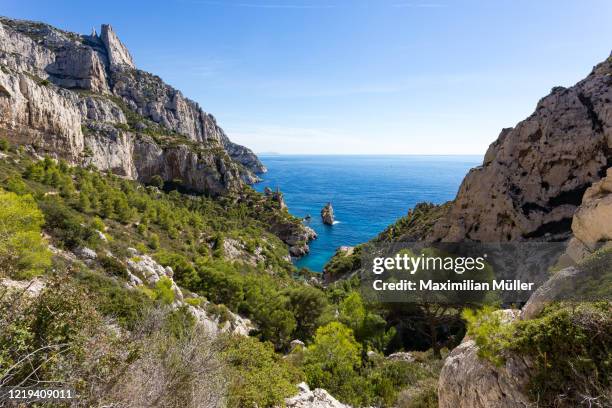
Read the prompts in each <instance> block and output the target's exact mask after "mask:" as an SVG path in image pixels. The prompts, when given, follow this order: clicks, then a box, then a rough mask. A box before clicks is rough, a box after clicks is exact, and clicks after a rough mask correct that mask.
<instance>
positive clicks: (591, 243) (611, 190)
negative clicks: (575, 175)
mask: <svg viewBox="0 0 612 408" xmlns="http://www.w3.org/2000/svg"><path fill="white" fill-rule="evenodd" d="M572 232H573V233H574V238H575V239H577V240H578V241H580V243H582V244H584V246H585V247H586V248H588V249H589V250H591V251H593V250H596V249H597V248H598V247H599V246H600V244H601V243H602V242H604V241H610V240H612V167H611V168H609V169H608V170H607V176H606V177H605V178H603V179H601V180H600V181H598V182H597V183H594V184H593V185H592V186H591V187H589V188H588V189H587V191H586V192H585V193H584V196H583V198H582V204H581V205H580V207H579V208H578V210H577V211H576V213H575V214H574V218H573V220H572Z"/></svg>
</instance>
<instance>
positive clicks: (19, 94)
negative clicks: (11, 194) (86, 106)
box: [0, 69, 85, 162]
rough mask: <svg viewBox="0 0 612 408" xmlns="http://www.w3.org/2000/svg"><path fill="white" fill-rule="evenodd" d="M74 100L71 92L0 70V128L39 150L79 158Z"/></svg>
mask: <svg viewBox="0 0 612 408" xmlns="http://www.w3.org/2000/svg"><path fill="white" fill-rule="evenodd" d="M77 100H78V98H77V97H76V95H74V94H72V93H71V92H69V91H65V90H63V89H60V88H55V87H54V86H53V85H42V84H40V83H38V82H37V81H36V80H35V79H33V78H32V77H30V76H28V75H27V74H22V73H16V72H14V71H9V70H8V69H7V71H4V70H0V129H3V130H5V132H6V135H7V136H8V137H9V138H10V139H12V140H13V141H14V142H16V143H21V144H30V145H33V146H35V147H36V149H37V150H38V151H39V153H47V152H49V153H50V152H57V153H59V155H60V156H61V157H64V158H66V159H68V160H70V161H75V162H76V161H78V160H79V158H80V155H81V153H82V151H83V148H84V146H85V144H84V138H83V133H82V132H81V113H80V110H79V109H78V107H77V103H76V102H77Z"/></svg>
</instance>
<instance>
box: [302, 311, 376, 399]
mask: <svg viewBox="0 0 612 408" xmlns="http://www.w3.org/2000/svg"><path fill="white" fill-rule="evenodd" d="M360 366H361V346H360V345H359V343H357V341H356V340H355V338H354V337H353V331H352V330H351V329H349V328H348V327H346V326H345V325H343V324H342V323H339V322H332V323H329V324H328V325H326V326H323V327H320V328H318V329H317V331H316V333H315V336H314V339H313V342H312V344H311V345H310V346H308V347H307V348H306V350H305V352H304V373H305V374H306V378H307V381H308V384H309V385H310V386H311V387H317V388H325V389H326V390H327V391H329V392H330V393H331V394H332V395H334V396H336V397H337V398H339V399H340V400H341V401H343V402H347V403H350V404H354V405H359V404H360V403H361V402H363V401H362V398H360V394H362V393H363V387H364V386H365V384H364V382H363V381H364V379H363V378H360V376H359V372H358V370H359V367H360Z"/></svg>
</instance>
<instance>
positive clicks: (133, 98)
mask: <svg viewBox="0 0 612 408" xmlns="http://www.w3.org/2000/svg"><path fill="white" fill-rule="evenodd" d="M0 68H1V70H0V113H2V115H1V117H0V132H2V133H3V135H4V136H5V137H7V138H8V139H10V140H12V141H14V142H18V143H21V144H29V145H32V146H33V147H34V148H35V149H36V151H37V152H38V153H39V154H50V155H53V156H57V157H62V158H65V159H67V160H69V161H70V162H72V163H75V164H92V165H94V166H96V167H98V168H99V169H101V170H110V171H113V172H115V173H117V174H120V175H122V176H126V177H129V178H133V179H137V180H140V181H143V182H147V181H149V180H150V179H151V177H153V176H154V175H159V176H161V177H162V178H163V179H164V180H167V181H173V180H177V179H179V180H181V183H183V184H184V186H185V187H187V188H190V189H193V190H196V191H201V192H205V193H209V194H223V193H225V192H228V191H235V190H238V189H240V188H241V186H242V185H243V184H244V183H252V182H254V181H256V180H257V176H256V173H261V172H263V171H265V167H264V166H263V165H262V164H261V162H260V161H259V160H258V159H257V157H256V156H255V155H254V154H253V152H252V151H251V150H249V149H248V148H246V147H243V146H239V145H236V144H234V143H232V142H231V141H230V140H229V138H228V137H227V135H225V133H224V132H223V129H221V127H219V126H218V125H217V122H216V120H215V118H214V117H213V116H212V115H210V114H208V113H206V112H204V111H203V110H202V109H201V108H200V107H199V105H198V104H197V103H195V102H193V101H191V100H189V99H187V98H185V97H184V96H183V95H182V93H181V92H180V91H178V90H176V89H174V88H172V87H171V86H169V85H167V84H165V83H164V82H163V81H162V80H161V78H159V77H157V76H155V75H152V74H149V73H147V72H144V71H140V70H138V69H136V68H135V64H134V61H133V59H132V56H131V55H130V53H129V51H128V49H127V48H126V47H125V46H124V45H123V44H122V43H121V41H120V40H119V38H118V37H117V35H116V34H115V32H114V31H113V29H112V27H110V26H109V25H103V26H102V29H101V33H100V35H99V36H98V35H97V34H96V33H92V35H78V34H74V33H69V32H65V31H62V30H59V29H56V28H53V27H51V26H49V25H46V24H42V23H35V22H30V21H20V20H12V19H8V18H0Z"/></svg>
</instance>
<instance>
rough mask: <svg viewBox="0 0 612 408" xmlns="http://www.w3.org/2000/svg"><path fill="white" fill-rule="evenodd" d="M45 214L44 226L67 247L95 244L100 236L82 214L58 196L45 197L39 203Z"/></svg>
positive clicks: (61, 244) (59, 242)
mask: <svg viewBox="0 0 612 408" xmlns="http://www.w3.org/2000/svg"><path fill="white" fill-rule="evenodd" d="M39 205H40V208H41V209H42V211H43V213H44V215H45V225H44V228H45V230H46V231H47V232H49V234H50V235H51V236H52V237H53V238H55V239H56V240H57V241H58V244H59V245H60V246H62V247H64V248H67V249H75V248H78V247H81V246H95V244H96V243H97V242H98V240H99V237H98V234H97V233H96V232H95V230H94V229H93V228H92V227H90V226H88V225H86V224H85V221H84V219H83V217H82V216H80V215H79V214H78V213H76V212H75V211H73V210H71V209H70V208H68V207H67V206H66V205H65V204H64V202H63V201H62V200H61V198H59V197H57V196H48V197H45V198H44V199H43V200H41V201H40V203H39Z"/></svg>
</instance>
